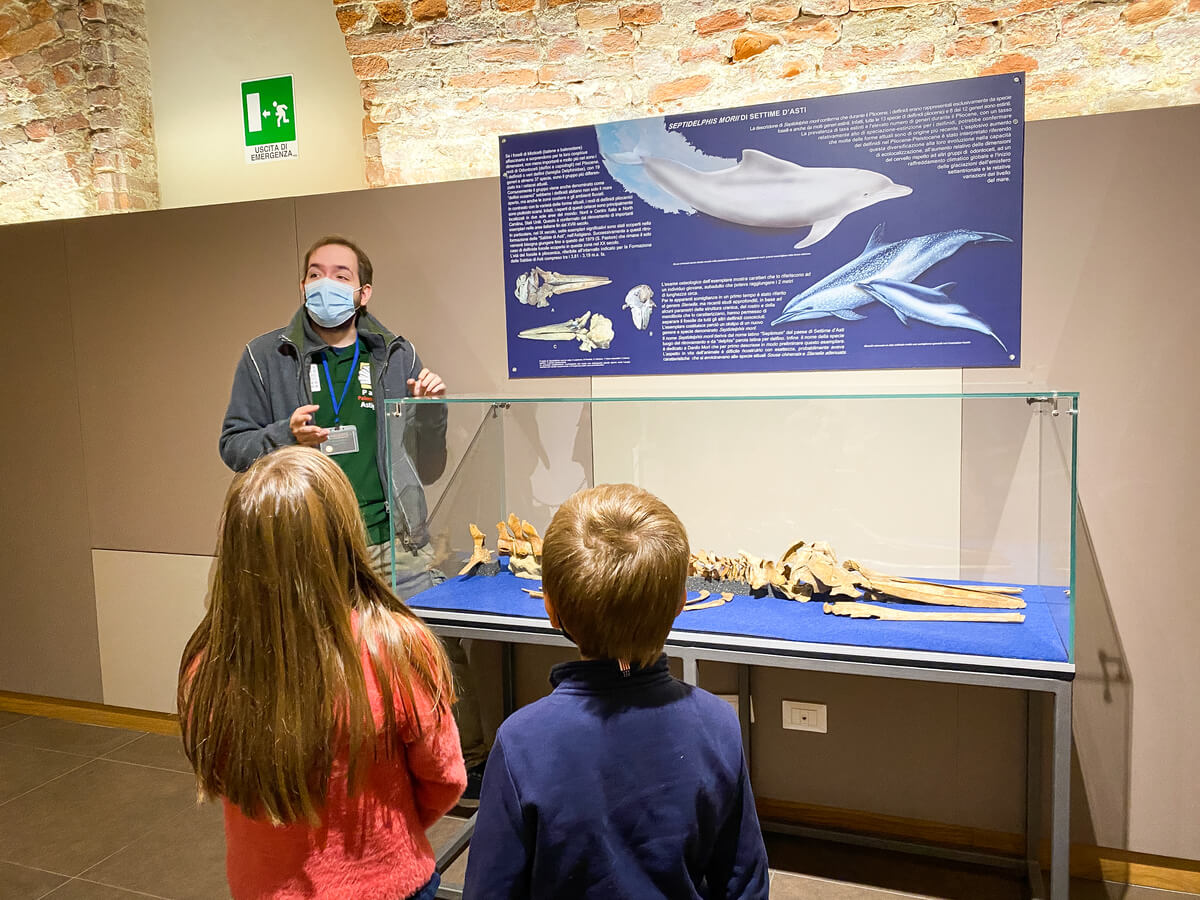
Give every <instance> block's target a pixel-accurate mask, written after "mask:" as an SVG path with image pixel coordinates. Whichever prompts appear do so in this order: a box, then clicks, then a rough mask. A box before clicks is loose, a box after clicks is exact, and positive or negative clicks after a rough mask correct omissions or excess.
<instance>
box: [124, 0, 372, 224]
mask: <svg viewBox="0 0 1200 900" xmlns="http://www.w3.org/2000/svg"><path fill="white" fill-rule="evenodd" d="M146 19H147V25H148V27H149V32H150V71H151V79H152V84H153V100H154V134H155V139H156V141H157V144H158V178H159V186H160V189H161V193H162V201H161V205H162V208H164V209H166V208H170V207H177V206H201V205H204V204H208V203H230V202H234V201H239V200H261V199H264V198H268V197H291V196H298V195H303V194H320V193H327V192H330V191H349V190H357V189H359V188H364V187H366V186H367V183H366V176H365V172H364V162H363V149H362V100H361V98H360V96H359V92H358V80H357V79H356V78H355V77H354V73H353V71H352V70H351V68H350V57H349V56H348V55H347V53H346V47H345V44H344V42H343V40H342V35H341V32H340V30H339V29H338V24H337V20H336V18H335V16H334V8H333V4H332V3H330V2H329V0H254V2H252V3H247V2H245V0H205V2H203V3H191V2H184V0H147V2H146ZM288 74H291V75H294V76H295V90H296V110H295V112H296V131H297V134H296V138H297V141H298V144H299V152H300V158H299V159H291V160H275V161H272V162H265V163H257V164H255V165H247V164H246V162H245V154H244V152H243V136H242V119H241V88H240V83H241V82H242V81H246V80H249V79H253V78H265V77H269V76H272V75H288Z"/></svg>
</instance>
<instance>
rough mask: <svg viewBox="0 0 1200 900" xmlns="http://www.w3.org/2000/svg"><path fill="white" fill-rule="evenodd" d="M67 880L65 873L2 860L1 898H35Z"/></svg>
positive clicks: (8, 899)
mask: <svg viewBox="0 0 1200 900" xmlns="http://www.w3.org/2000/svg"><path fill="white" fill-rule="evenodd" d="M66 880H67V879H66V876H65V875H54V874H52V873H50V872H42V871H40V870H38V869H30V868H27V867H26V866H18V865H15V864H14V863H6V862H0V900H34V898H36V897H41V896H42V895H43V894H45V893H46V892H47V891H50V890H51V889H53V888H54V887H55V886H56V885H60V884H62V883H63V882H64V881H66Z"/></svg>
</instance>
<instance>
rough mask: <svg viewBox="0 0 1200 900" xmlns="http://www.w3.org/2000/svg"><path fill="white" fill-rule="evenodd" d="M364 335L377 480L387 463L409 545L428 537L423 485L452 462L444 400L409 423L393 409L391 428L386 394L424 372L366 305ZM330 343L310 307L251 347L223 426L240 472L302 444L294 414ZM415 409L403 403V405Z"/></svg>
mask: <svg viewBox="0 0 1200 900" xmlns="http://www.w3.org/2000/svg"><path fill="white" fill-rule="evenodd" d="M358 336H359V339H360V340H361V341H362V346H363V349H364V350H366V351H368V352H369V353H370V355H371V384H372V387H373V393H374V395H375V397H377V398H379V401H380V402H377V403H376V404H375V414H376V416H377V417H378V426H379V428H378V440H377V447H376V459H377V461H378V464H379V480H380V483H382V484H383V485H384V489H385V493H387V485H388V484H389V478H388V475H389V472H388V463H389V460H390V463H391V473H390V474H391V479H390V483H391V492H390V496H389V497H388V509H389V513H390V514H391V515H392V519H393V522H394V524H395V528H396V537H397V538H398V539H399V540H400V541H401V542H402V543H403V544H404V546H406V547H408V548H409V549H416V548H418V547H423V546H424V545H425V544H426V543H428V542H429V532H428V529H427V525H426V521H425V520H426V514H427V510H426V506H425V491H424V489H423V488H422V487H421V485H422V483H424V484H431V483H432V482H434V481H436V480H437V479H438V478H439V477H440V476H441V474H442V472H443V471H444V469H445V468H446V406H445V404H442V403H436V404H432V403H431V404H418V405H416V406H413V407H411V410H412V416H411V418H410V419H408V420H407V421H404V420H402V418H401V417H400V416H397V415H395V414H396V413H398V412H399V411H400V410H399V408H397V407H392V408H391V409H390V411H391V412H392V413H393V417H392V427H391V429H389V428H388V427H387V417H386V415H385V414H386V413H387V412H388V411H389V408H388V406H387V404H386V403H384V402H383V400H384V399H389V400H391V399H398V398H400V397H405V396H408V379H410V378H416V377H417V375H418V374H419V373H420V371H421V357H419V356H418V355H417V351H416V350H415V349H414V348H413V345H412V344H410V343H409V342H408V341H406V340H405V339H404V338H402V337H400V336H398V335H395V334H392V333H391V332H390V331H388V330H387V329H386V328H384V327H383V325H381V324H380V323H379V321H378V320H377V319H376V318H375V317H374V316H372V315H370V314H369V313H368V312H367V311H366V310H363V311H362V312H360V313H359V314H358ZM327 346H328V345H327V344H326V343H325V342H324V341H322V340H321V339H320V338H319V337H317V335H316V333H315V332H314V331H313V330H312V326H311V325H310V324H309V321H308V315H307V314H306V313H305V311H304V307H303V306H302V307H300V309H299V310H298V311H297V312H296V315H294V316H293V317H292V321H291V322H290V323H289V324H288V325H287V326H286V327H285V328H280V329H277V330H276V331H271V332H268V333H267V334H264V335H260V336H259V337H256V338H255V339H254V340H252V341H251V342H250V343H249V344H247V345H246V349H245V350H243V351H242V358H241V359H240V360H239V361H238V366H237V371H236V372H234V376H233V390H232V393H231V394H230V397H229V408H228V409H227V410H226V412H225V423H224V425H223V426H222V428H221V442H220V448H221V459H222V460H224V462H225V465H227V466H229V468H231V469H233V470H234V471H235V472H241V471H243V470H244V469H247V468H249V467H250V464H251V463H253V462H254V461H255V460H256V459H258V458H259V457H260V456H263V455H264V454H267V453H270V452H271V451H272V450H275V449H276V448H278V447H284V446H286V445H288V444H294V443H296V439H295V438H294V437H293V436H292V431H291V428H290V426H289V424H288V421H289V419H290V418H291V415H292V413H293V412H295V410H296V408H297V407H299V406H306V405H308V404H310V403H312V392H311V390H310V389H309V383H308V377H307V373H308V370H309V365H310V364H311V363H312V361H313V356H314V355H315V354H317V353H319V352H320V351H322V350H324V349H326V347H327ZM408 409H410V408H409V407H405V411H407V410H408Z"/></svg>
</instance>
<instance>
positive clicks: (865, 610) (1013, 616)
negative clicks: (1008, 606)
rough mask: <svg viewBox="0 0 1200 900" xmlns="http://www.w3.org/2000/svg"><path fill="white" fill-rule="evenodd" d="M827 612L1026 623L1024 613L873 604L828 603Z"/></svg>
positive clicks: (911, 619) (918, 619) (904, 618)
mask: <svg viewBox="0 0 1200 900" xmlns="http://www.w3.org/2000/svg"><path fill="white" fill-rule="evenodd" d="M823 609H824V610H825V612H827V613H832V614H833V615H835V616H849V617H850V618H852V619H887V620H888V621H892V622H1016V623H1020V622H1024V621H1025V615H1024V613H978V612H945V611H942V610H938V611H937V612H911V611H909V610H907V609H890V608H888V607H886V606H876V605H875V604H873V603H847V602H841V603H826V604H825V605H824V607H823Z"/></svg>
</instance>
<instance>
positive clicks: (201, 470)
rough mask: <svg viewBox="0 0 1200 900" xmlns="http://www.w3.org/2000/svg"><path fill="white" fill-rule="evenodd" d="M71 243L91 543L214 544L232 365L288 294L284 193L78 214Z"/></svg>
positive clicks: (270, 324)
mask: <svg viewBox="0 0 1200 900" xmlns="http://www.w3.org/2000/svg"><path fill="white" fill-rule="evenodd" d="M67 255H68V269H69V272H70V290H71V305H72V313H73V324H74V332H75V346H76V354H77V358H78V364H79V368H80V371H81V372H82V373H83V377H81V378H80V387H79V397H80V407H81V410H82V419H83V439H84V447H85V455H86V460H87V467H88V468H87V472H88V500H89V505H90V513H91V524H92V546H93V547H96V548H100V549H105V550H138V551H155V552H161V553H180V554H201V555H206V554H211V553H212V552H213V547H214V542H215V539H216V524H217V518H218V516H219V513H220V506H221V499H222V497H223V495H224V491H225V488H226V486H227V485H228V482H229V477H230V473H229V471H228V470H227V469H226V468H225V466H224V465H223V464H222V462H221V459H220V457H219V456H218V453H217V438H218V436H219V435H220V431H221V422H222V419H223V418H224V415H225V408H226V406H227V404H228V402H229V389H230V385H231V384H232V382H233V370H234V366H235V365H236V363H237V360H238V356H239V354H240V353H241V350H242V347H243V346H244V345H245V343H246V342H247V341H248V340H250V339H251V338H253V337H254V336H255V335H258V334H260V333H262V332H264V331H268V330H270V329H271V328H276V327H279V326H281V325H283V324H284V323H285V322H286V321H287V319H288V317H289V316H290V315H291V314H292V313H293V312H294V311H295V308H296V304H297V298H298V293H297V291H298V288H297V287H296V285H297V284H298V280H299V279H298V276H297V273H296V269H295V231H294V227H293V221H292V202H291V201H290V200H270V201H262V202H259V203H243V204H237V205H232V206H213V207H204V208H200V209H188V210H169V211H163V212H152V213H139V214H137V215H131V216H121V217H111V218H95V219H83V220H78V221H74V222H70V223H68V224H67Z"/></svg>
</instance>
